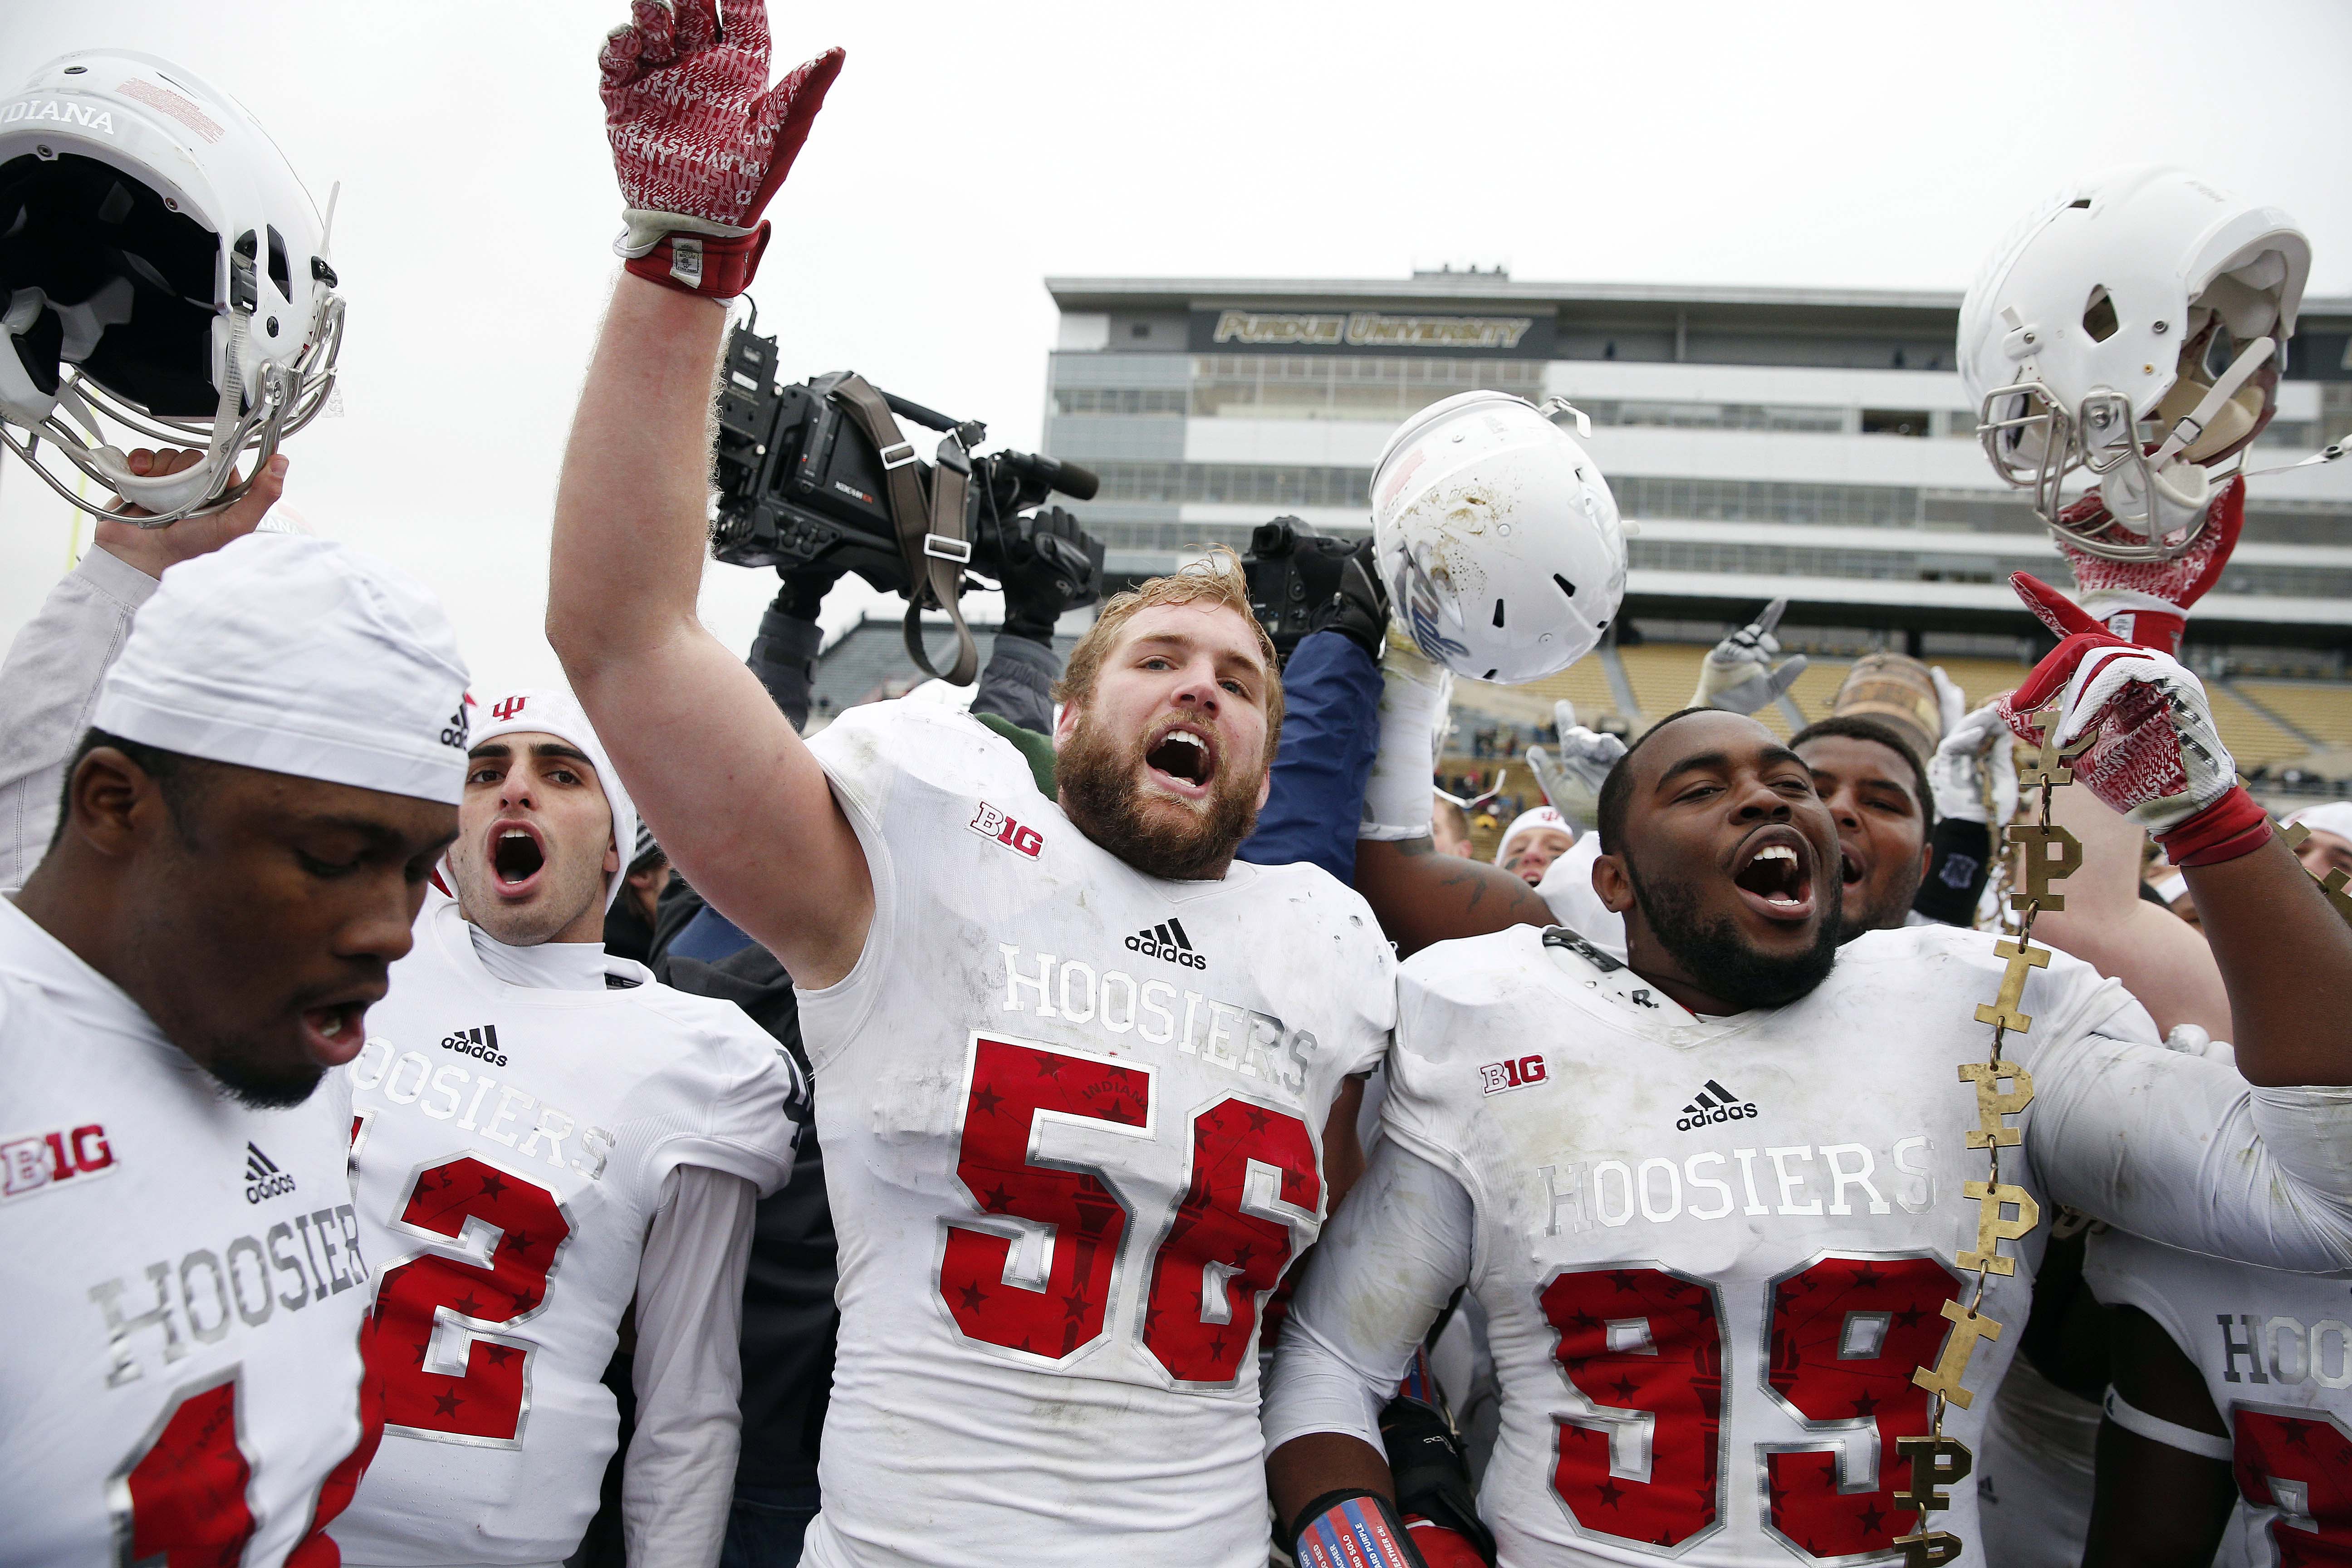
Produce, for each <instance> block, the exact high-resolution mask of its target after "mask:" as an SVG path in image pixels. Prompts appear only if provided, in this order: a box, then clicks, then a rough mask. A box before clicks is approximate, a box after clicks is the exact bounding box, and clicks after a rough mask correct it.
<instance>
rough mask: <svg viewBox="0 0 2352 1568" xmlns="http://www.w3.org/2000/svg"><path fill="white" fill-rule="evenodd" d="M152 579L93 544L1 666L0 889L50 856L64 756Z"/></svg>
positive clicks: (85, 725) (85, 723)
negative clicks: (45, 856) (50, 842)
mask: <svg viewBox="0 0 2352 1568" xmlns="http://www.w3.org/2000/svg"><path fill="white" fill-rule="evenodd" d="M157 586H158V584H157V583H156V581H155V579H154V578H152V577H150V576H149V575H147V574H145V573H144V572H142V571H140V570H139V569H138V568H137V567H136V566H132V565H131V564H129V563H126V562H124V561H121V560H120V559H118V558H117V557H115V556H113V555H110V554H109V553H108V552H106V551H104V550H102V549H100V548H99V547H98V546H96V545H92V546H91V547H90V549H89V553H88V554H86V555H84V556H83V557H82V558H81V564H79V566H76V567H75V568H74V569H73V570H72V571H71V572H68V574H66V575H65V577H64V578H63V579H62V580H60V581H59V582H58V585H57V586H56V587H54V588H52V589H50V590H49V596H48V598H47V601H46V602H44V603H43V604H42V605H41V608H40V612H39V613H38V614H37V615H36V616H34V617H33V618H32V619H31V620H29V621H27V622H26V623H25V626H24V629H23V630H21V631H19V632H18V633H17V634H16V641H15V642H14V643H12V644H10V645H9V647H8V658H7V662H6V663H5V664H0V890H5V889H14V888H21V887H23V886H24V885H25V879H26V878H27V877H29V876H31V875H32V874H33V868H34V867H36V866H37V865H39V864H40V863H41V857H42V856H44V855H46V854H47V853H48V847H49V836H50V834H51V833H53V832H54V831H55V830H56V828H57V825H58V797H59V795H60V794H61V793H62V792H63V790H64V788H65V773H66V763H67V762H68V760H70V759H71V758H72V756H73V752H74V748H75V747H76V746H77V745H79V743H80V742H81V738H82V735H83V734H84V733H85V732H86V731H88V730H89V721H90V715H91V714H92V713H94V712H96V711H97V710H98V688H99V682H100V680H101V679H104V677H105V675H106V670H107V667H108V666H109V665H110V664H112V663H113V662H114V659H115V656H116V655H117V654H120V653H121V651H122V644H123V642H124V640H125V639H127V638H128V637H130V636H131V617H132V616H134V615H136V614H137V613H138V610H139V606H140V605H143V604H145V603H146V602H147V601H148V599H150V598H151V597H152V596H153V595H154V592H155V589H156V587H157Z"/></svg>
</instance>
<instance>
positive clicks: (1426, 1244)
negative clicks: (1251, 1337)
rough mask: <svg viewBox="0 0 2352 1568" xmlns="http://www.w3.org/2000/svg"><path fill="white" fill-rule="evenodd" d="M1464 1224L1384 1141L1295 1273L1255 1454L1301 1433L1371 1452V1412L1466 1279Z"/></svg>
mask: <svg viewBox="0 0 2352 1568" xmlns="http://www.w3.org/2000/svg"><path fill="white" fill-rule="evenodd" d="M1474 1224H1475V1215H1474V1213H1473V1212H1472V1205H1471V1202H1470V1194H1469V1193H1468V1192H1467V1191H1466V1190H1465V1188H1464V1187H1463V1185H1462V1184H1461V1183H1460V1182H1459V1181H1457V1180H1455V1179H1454V1177H1453V1176H1452V1175H1450V1174H1449V1173H1446V1172H1444V1171H1443V1170H1440V1169H1439V1168H1438V1167H1437V1166H1435V1165H1433V1164H1431V1163H1429V1162H1428V1161H1427V1160H1424V1159H1423V1158H1422V1157H1421V1156H1420V1155H1418V1154H1415V1153H1412V1152H1409V1151H1407V1150H1406V1149H1404V1148H1403V1147H1402V1146H1401V1145H1400V1144H1399V1143H1398V1142H1396V1140H1394V1139H1391V1138H1384V1139H1382V1140H1381V1143H1380V1146H1379V1147H1378V1148H1377V1149H1375V1150H1374V1151H1373V1152H1372V1159H1371V1164H1370V1168H1368V1169H1367V1170H1366V1171H1365V1173H1364V1177H1363V1180H1361V1181H1360V1182H1358V1183H1357V1184H1356V1185H1355V1188H1354V1189H1353V1190H1352V1191H1351V1192H1349V1194H1348V1201H1347V1202H1346V1203H1345V1204H1343V1205H1340V1207H1339V1216H1338V1218H1337V1219H1336V1220H1335V1221H1334V1222H1333V1223H1332V1226H1331V1228H1330V1229H1329V1230H1328V1231H1326V1232H1325V1233H1324V1235H1323V1238H1322V1239H1321V1240H1320V1241H1318V1243H1317V1244H1316V1246H1315V1249H1314V1251H1313V1252H1312V1253H1310V1254H1309V1255H1308V1259H1307V1264H1306V1268H1307V1277H1306V1279H1304V1280H1303V1281H1302V1282H1301V1283H1300V1285H1299V1287H1298V1294H1297V1299H1296V1300H1294V1301H1293V1302H1292V1304H1291V1310H1290V1318H1289V1321H1287V1322H1286V1323H1285V1324H1284V1325H1283V1329H1282V1339H1281V1342H1280V1343H1279V1344H1277V1345H1276V1347H1275V1352H1274V1373H1273V1375H1272V1378H1271V1379H1270V1381H1269V1382H1268V1384H1267V1385H1266V1394H1265V1416H1264V1425H1265V1448H1266V1452H1267V1453H1269V1454H1271V1453H1272V1452H1273V1451H1274V1450H1275V1449H1276V1448H1278V1447H1281V1446H1282V1445H1283V1444H1285V1443H1286V1442H1288V1441H1290V1440H1291V1439H1292V1438H1293V1437H1301V1436H1306V1435H1307V1434H1308V1433H1311V1432H1339V1433H1344V1434H1346V1435H1347V1436H1350V1437H1354V1438H1357V1439H1358V1440H1360V1441H1361V1442H1363V1443H1366V1444H1368V1445H1370V1447H1373V1448H1374V1449H1379V1448H1380V1447H1381V1427H1380V1413H1381V1406H1383V1405H1386V1404H1387V1403H1388V1401H1389V1396H1390V1395H1391V1394H1394V1393H1395V1392H1396V1384H1397V1379H1398V1378H1399V1377H1401V1376H1402V1375H1403V1373H1404V1367H1405V1363H1406V1362H1408V1361H1410V1360H1411V1359H1412V1352H1413V1349H1414V1347H1415V1346H1417V1345H1419V1344H1420V1343H1421V1342H1422V1338H1423V1335H1425V1334H1427V1333H1428V1332H1429V1326H1430V1324H1432V1323H1433V1322H1435V1321H1437V1315H1438V1313H1440V1312H1442V1311H1444V1310H1445V1306H1446V1303H1447V1302H1449V1301H1451V1300H1453V1299H1454V1291H1455V1290H1456V1289H1459V1288H1460V1286H1461V1285H1462V1282H1463V1281H1464V1280H1465V1279H1468V1278H1469V1274H1470V1261H1471V1258H1470V1254H1471V1238H1472V1236H1473V1234H1474V1232H1473V1229H1472V1227H1473V1226H1474Z"/></svg>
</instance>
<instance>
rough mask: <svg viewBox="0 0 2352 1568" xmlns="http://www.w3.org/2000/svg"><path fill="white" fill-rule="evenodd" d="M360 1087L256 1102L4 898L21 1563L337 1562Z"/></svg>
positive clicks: (352, 1318) (358, 1259)
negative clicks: (348, 1155)
mask: <svg viewBox="0 0 2352 1568" xmlns="http://www.w3.org/2000/svg"><path fill="white" fill-rule="evenodd" d="M349 1106H350V1093H349V1090H348V1089H347V1088H346V1087H345V1085H344V1082H343V1079H342V1077H341V1074H339V1073H329V1074H328V1075H327V1076H326V1078H325V1079H324V1080H322V1081H321V1082H320V1086H319V1089H318V1090H317V1091H316V1092H315V1093H313V1094H312V1095H311V1097H310V1099H309V1100H306V1101H304V1102H303V1103H302V1104H300V1105H299V1106H294V1107H291V1108H289V1109H286V1110H248V1109H247V1108H246V1107H245V1106H242V1105H239V1104H237V1103H236V1101H235V1100H230V1099H228V1098H227V1097H226V1095H225V1094H223V1093H222V1092H221V1090H220V1088H219V1086H218V1085H217V1084H216V1083H215V1080H214V1079H212V1078H211V1077H210V1076H209V1075H207V1074H206V1073H205V1071H204V1070H203V1069H202V1068H198V1067H197V1066H196V1065H195V1064H194V1062H192V1061H191V1060H189V1059H188V1058H187V1057H186V1056H185V1055H184V1054H183V1053H182V1052H181V1051H180V1050H179V1049H178V1048H177V1047H174V1046H173V1045H172V1044H171V1042H170V1041H168V1040H166V1039H165V1038H164V1037H163V1035H162V1033H161V1032H160V1031H158V1030H157V1029H156V1027H155V1026H154V1025H153V1024H152V1022H150V1021H149V1019H148V1017H147V1016H146V1014H145V1013H143V1012H142V1011H141V1010H140V1008H139V1006H138V1005H137V1004H136V1003H134V1002H132V1001H131V998H130V997H129V996H127V995H125V994H123V993H122V992H121V990H120V989H119V988H117V987H116V986H115V985H114V984H111V983H110V982H109V981H108V980H107V979H105V977H103V976H102V975H100V974H99V973H97V972H96V971H95V970H92V969H91V968H89V966H88V965H87V964H85V963H82V962H81V960H80V959H79V958H77V957H75V956H74V954H73V953H72V952H69V951H68V949H67V948H65V947H64V946H63V945H62V944H60V943H59V942H57V941H56V940H55V939H54V938H52V937H50V936H49V935H48V934H47V932H46V931H42V930H41V929H40V928H39V927H38V926H37V925H35V924H34V923H33V922H32V921H31V920H29V919H27V918H26V916H25V915H23V914H21V913H19V912H18V911H17V910H16V906H15V905H14V904H11V903H8V902H6V901H5V900H0V1257H5V1258H6V1259H7V1262H6V1266H5V1278H6V1284H7V1303H8V1305H7V1311H6V1314H5V1321H6V1325H7V1329H6V1332H5V1335H0V1563H5V1564H7V1565H9V1568H18V1565H22V1568H115V1565H116V1564H118V1563H149V1562H153V1563H162V1562H164V1561H166V1560H167V1559H168V1560H169V1561H170V1562H172V1563H197V1562H203V1563H241V1564H244V1565H245V1568H277V1565H278V1564H280V1563H285V1564H290V1565H291V1568H331V1565H332V1563H334V1561H335V1556H334V1544H333V1543H332V1542H330V1541H328V1540H327V1539H326V1538H325V1536H324V1534H323V1533H321V1531H320V1526H321V1525H322V1524H323V1523H324V1522H325V1521H327V1520H328V1519H330V1518H332V1517H333V1515H334V1513H335V1511H336V1510H338V1509H340V1508H341V1506H342V1505H343V1503H345V1502H346V1501H348V1500H350V1497H351V1487H352V1481H353V1480H354V1479H356V1477H357V1474H358V1468H359V1466H360V1465H361V1464H362V1463H364V1462H365V1455H364V1452H363V1451H362V1423H361V1389H360V1376H361V1351H360V1335H361V1330H362V1322H363V1321H364V1316H365V1311H366V1303H367V1299H368V1284H369V1276H370V1271H371V1265H372V1264H373V1254H372V1253H370V1252H369V1251H368V1249H367V1246H366V1243H365V1242H364V1241H363V1240H362V1238H361V1237H360V1233H359V1220H358V1215H357V1213H356V1211H355V1210H354V1209H353V1207H352V1192H351V1180H350V1175H349V1173H348V1171H347V1169H346V1167H345V1163H344V1161H345V1151H346V1147H347V1141H348V1138H349V1135H350V1129H351V1121H350V1117H349V1109H348V1108H349Z"/></svg>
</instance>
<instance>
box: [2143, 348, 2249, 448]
mask: <svg viewBox="0 0 2352 1568" xmlns="http://www.w3.org/2000/svg"><path fill="white" fill-rule="evenodd" d="M2277 347H2278V344H2277V343H2276V342H2273V341H2272V340H2271V339H2269V338H2256V339H2255V340H2254V341H2253V342H2250V343H2248V344H2247V345H2246V346H2245V347H2244V348H2243V349H2242V350H2240V351H2239V353H2238V357H2237V358H2236V359H2234V360H2232V361H2231V362H2230V368H2229V369H2227V370H2225V371H2223V372H2222V373H2221V376H2220V378H2219V379H2217V380H2216V381H2215V382H2214V383H2213V384H2212V385H2211V386H2210V387H2208V388H2206V391H2205V395H2204V396H2202V397H2200V398H2199V399H2198V400H2197V406H2196V407H2195V408H2192V409H2190V410H2189V412H2188V413H2187V414H2184V415H2182V416H2180V417H2179V419H2177V420H2175V421H2174V422H2173V426H2172V429H2171V431H2170V433H2169V434H2168V435H2167V436H2166V437H2164V445H2162V446H2161V447H2158V448H2157V449H2156V451H2155V453H2154V454H2153V455H2152V456H2151V457H2150V458H2148V460H2147V466H2148V467H2149V468H2152V469H2161V468H2163V467H2164V465H2165V464H2167V463H2168V462H2170V461H2171V460H2172V459H2173V458H2176V457H2178V456H2179V455H2180V452H2181V449H2182V448H2183V447H2188V446H2189V445H2191V444H2192V443H2194V442H2195V441H2196V440H2197V438H2198V437H2200V436H2202V435H2204V434H2205V426H2208V425H2209V424H2210V423H2212V420H2213V416H2215V415H2217V414H2219V413H2221V409H2222V406H2223V405H2225V404H2227V403H2228V402H2229V401H2230V399H2231V398H2232V397H2234V396H2236V395H2237V392H2238V388H2240V387H2242V386H2243V385H2245V384H2246V383H2247V382H2248V381H2249V380H2250V379H2252V376H2253V374H2254V373H2255V372H2256V371H2258V370H2260V369H2262V368H2263V361H2264V360H2266V359H2268V358H2270V356H2271V353H2272V352H2273V350H2275V349H2276V348H2277Z"/></svg>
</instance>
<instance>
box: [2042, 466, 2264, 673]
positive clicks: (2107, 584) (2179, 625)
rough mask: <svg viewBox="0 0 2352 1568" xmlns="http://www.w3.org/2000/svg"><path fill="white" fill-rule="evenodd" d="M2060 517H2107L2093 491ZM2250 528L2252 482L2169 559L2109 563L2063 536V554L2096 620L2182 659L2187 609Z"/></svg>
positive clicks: (2221, 504) (2222, 501)
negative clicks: (2249, 489) (2248, 501)
mask: <svg viewBox="0 0 2352 1568" xmlns="http://www.w3.org/2000/svg"><path fill="white" fill-rule="evenodd" d="M2058 515H2059V517H2060V519H2061V520H2062V521H2066V522H2070V523H2088V522H2096V521H2099V520H2100V519H2102V518H2104V517H2105V515H2106V503H2105V501H2103V500H2100V499H2099V497H2098V495H2097V493H2096V492H2093V493H2092V494H2090V495H2087V496H2084V498H2083V499H2082V500H2078V501H2076V502H2075V503H2074V505H2073V506H2070V507H2068V508H2067V509H2066V510H2064V511H2063V512H2061V513H2059V514H2058ZM2245 526H2246V481H2245V480H2244V479H2231V481H2230V482H2229V483H2228V484H2226V485H2224V486H2222V487H2221V494H2219V495H2217V496H2215V497H2214V498H2213V500H2212V504H2211V505H2210V506H2208V507H2207V508H2206V510H2205V527H2204V530H2203V531H2201V532H2200V533H2199V534H2198V535H2197V539H2196V542H2194V543H2192V544H2190V545H2189V548H2188V550H2187V551H2185V552H2182V553H2181V554H2179V555H2178V556H2176V557H2174V558H2173V559H2172V560H2170V561H2109V560H2106V559H2105V557H2102V556H2097V555H2094V554H2092V553H2091V552H2089V551H2087V550H2084V549H2083V548H2082V547H2081V546H2079V545H2077V544H2075V543H2074V542H2072V541H2070V540H2068V539H2067V538H2066V537H2065V535H2063V534H2061V535H2059V538H2058V553H2059V554H2061V555H2063V556H2064V557H2065V558H2066V564H2067V565H2069V566H2071V567H2073V568H2074V590H2075V596H2076V597H2077V598H2079V599H2081V601H2082V603H2083V608H2084V609H2085V610H2087V611H2089V612H2090V614H2091V616H2093V617H2094V618H2095V619H2097V620H2100V621H2104V622H2105V623H2106V627H2107V630H2109V631H2110V632H2113V633H2114V634H2115V635H2116V637H2121V638H2123V639H2124V640H2125V641H2126V642H2130V643H2137V644H2138V645H2139V646H2140V647H2152V648H2154V649H2156V651H2157V652H2158V653H2163V654H2169V655H2171V656H2172V657H2173V658H2179V657H2180V635H2181V633H2182V632H2183V631H2184V630H2185V629H2186V628H2187V626H2188V624H2189V605H2193V604H2195V603H2196V602H2197V601H2198V600H2200V599H2201V598H2203V597H2204V596H2205V594H2206V592H2207V590H2209V589H2210V588H2211V587H2212V586H2213V584H2215V583H2217V582H2219V581H2221V569H2222V568H2223V567H2224V566H2227V565H2228V564H2229V563H2230V552H2231V551H2233V550H2235V549H2236V548H2237V547H2238V534H2239V532H2240V531H2241V530H2242V529H2243V528H2244V527H2245Z"/></svg>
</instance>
